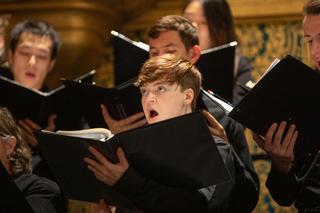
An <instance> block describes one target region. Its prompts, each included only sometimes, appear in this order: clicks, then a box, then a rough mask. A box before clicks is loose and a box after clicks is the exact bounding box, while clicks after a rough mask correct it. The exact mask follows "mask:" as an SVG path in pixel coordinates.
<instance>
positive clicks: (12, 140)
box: [5, 136, 17, 155]
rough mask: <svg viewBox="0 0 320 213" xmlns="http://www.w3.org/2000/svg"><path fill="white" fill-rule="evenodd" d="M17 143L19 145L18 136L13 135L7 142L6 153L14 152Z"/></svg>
mask: <svg viewBox="0 0 320 213" xmlns="http://www.w3.org/2000/svg"><path fill="white" fill-rule="evenodd" d="M16 145H17V139H16V137H14V136H11V137H10V138H9V140H8V141H7V142H6V143H5V146H6V155H10V154H11V153H12V152H13V150H14V148H16Z"/></svg>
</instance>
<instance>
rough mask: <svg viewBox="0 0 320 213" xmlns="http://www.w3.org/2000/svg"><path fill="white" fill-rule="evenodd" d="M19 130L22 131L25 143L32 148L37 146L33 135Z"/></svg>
mask: <svg viewBox="0 0 320 213" xmlns="http://www.w3.org/2000/svg"><path fill="white" fill-rule="evenodd" d="M21 130H22V132H23V134H24V136H25V139H26V141H27V142H28V143H29V144H30V145H31V146H33V147H36V146H38V141H37V140H36V139H35V137H34V135H33V133H30V132H27V131H25V130H24V129H22V128H21Z"/></svg>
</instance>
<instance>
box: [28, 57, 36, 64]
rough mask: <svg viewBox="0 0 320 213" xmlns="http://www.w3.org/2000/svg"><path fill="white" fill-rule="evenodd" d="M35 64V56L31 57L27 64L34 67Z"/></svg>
mask: <svg viewBox="0 0 320 213" xmlns="http://www.w3.org/2000/svg"><path fill="white" fill-rule="evenodd" d="M36 62H37V61H36V56H35V55H31V57H30V59H29V61H28V63H29V64H30V65H35V64H36Z"/></svg>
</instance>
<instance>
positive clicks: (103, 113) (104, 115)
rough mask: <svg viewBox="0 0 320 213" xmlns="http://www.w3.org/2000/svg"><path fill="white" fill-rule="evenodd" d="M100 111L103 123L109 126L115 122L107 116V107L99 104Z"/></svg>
mask: <svg viewBox="0 0 320 213" xmlns="http://www.w3.org/2000/svg"><path fill="white" fill-rule="evenodd" d="M100 106H101V109H102V115H103V118H104V121H105V122H106V123H107V125H108V126H109V125H110V124H111V123H112V122H113V121H115V120H114V119H113V118H112V117H111V116H110V114H109V112H108V109H107V107H106V106H105V105H104V104H101V105H100Z"/></svg>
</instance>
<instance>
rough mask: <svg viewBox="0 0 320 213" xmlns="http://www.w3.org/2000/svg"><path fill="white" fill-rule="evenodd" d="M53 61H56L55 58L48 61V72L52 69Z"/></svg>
mask: <svg viewBox="0 0 320 213" xmlns="http://www.w3.org/2000/svg"><path fill="white" fill-rule="evenodd" d="M55 63H56V59H52V60H51V61H50V64H49V69H48V73H49V72H51V70H52V69H53V67H54V65H55Z"/></svg>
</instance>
